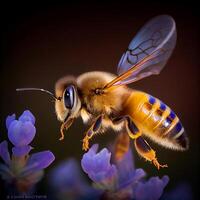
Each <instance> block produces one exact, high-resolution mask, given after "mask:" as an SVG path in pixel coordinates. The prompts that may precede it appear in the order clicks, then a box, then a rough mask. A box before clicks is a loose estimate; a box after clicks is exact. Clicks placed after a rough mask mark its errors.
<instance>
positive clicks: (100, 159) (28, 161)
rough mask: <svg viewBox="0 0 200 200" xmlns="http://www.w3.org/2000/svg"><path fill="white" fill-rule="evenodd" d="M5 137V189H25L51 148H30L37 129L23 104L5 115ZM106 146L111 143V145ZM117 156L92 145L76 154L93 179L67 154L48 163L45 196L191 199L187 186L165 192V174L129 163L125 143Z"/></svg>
mask: <svg viewBox="0 0 200 200" xmlns="http://www.w3.org/2000/svg"><path fill="white" fill-rule="evenodd" d="M6 127H7V130H8V138H9V141H10V142H11V143H12V145H13V146H12V154H10V152H9V150H8V142H7V141H6V140H4V141H2V142H1V143H0V157H1V159H2V160H3V163H0V176H1V179H3V180H4V181H5V183H6V186H8V187H6V189H9V191H7V194H15V195H16V194H30V193H31V192H33V189H34V186H35V184H36V183H37V182H38V181H39V180H40V179H41V178H42V177H43V173H44V170H43V169H44V168H46V167H48V166H49V165H50V164H51V163H52V162H53V161H54V159H55V157H54V155H53V153H52V152H51V151H42V152H38V153H31V154H30V152H31V150H32V149H33V147H32V146H31V145H30V143H31V142H32V140H33V139H34V137H35V134H36V128H35V117H34V116H33V114H32V113H31V112H30V111H28V110H26V111H24V112H23V114H22V115H21V116H20V117H19V118H18V119H16V116H15V114H13V115H11V116H8V117H7V119H6ZM111 149H114V148H113V146H112V147H111ZM122 155H123V156H122V157H121V159H118V158H117V156H116V152H115V151H109V150H108V149H107V148H103V149H102V150H101V151H99V152H98V144H95V145H93V146H92V147H91V148H90V149H89V151H88V152H87V153H85V154H84V155H83V157H82V160H81V167H82V169H83V171H84V172H85V173H86V174H87V175H88V177H89V178H90V179H91V181H92V185H91V184H89V183H88V182H87V181H86V180H85V179H84V177H83V173H82V171H81V168H80V167H79V163H78V162H77V161H76V160H75V159H73V158H71V159H68V160H66V161H63V162H62V163H61V164H60V165H58V166H57V167H55V168H53V169H52V170H51V171H50V174H49V176H48V180H49V186H50V187H48V189H49V190H48V191H47V193H46V194H47V195H48V198H50V199H54V200H66V199H73V200H98V199H101V200H103V199H104V200H106V199H107V200H112V199H116V200H128V199H134V200H157V199H163V200H165V199H167V200H172V199H187V200H191V199H192V192H191V188H190V186H188V185H187V184H183V185H179V186H178V187H177V188H176V189H175V190H174V191H170V192H168V193H164V194H163V191H164V188H165V186H166V185H167V184H168V182H169V178H168V176H163V177H162V178H159V177H151V178H149V179H146V178H145V176H146V173H145V172H144V170H143V169H136V168H135V166H134V160H133V153H132V151H131V150H130V149H128V150H127V151H126V152H125V154H122Z"/></svg>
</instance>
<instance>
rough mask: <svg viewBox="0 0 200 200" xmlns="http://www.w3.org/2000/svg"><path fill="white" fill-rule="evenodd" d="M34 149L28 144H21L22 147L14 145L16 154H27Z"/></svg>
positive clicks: (13, 150) (14, 153)
mask: <svg viewBox="0 0 200 200" xmlns="http://www.w3.org/2000/svg"><path fill="white" fill-rule="evenodd" d="M32 149H33V147H32V146H30V145H26V146H20V147H13V148H12V153H13V155H14V156H25V155H27V154H29V152H30V151H31V150H32Z"/></svg>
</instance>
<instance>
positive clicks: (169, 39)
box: [105, 15, 176, 88]
mask: <svg viewBox="0 0 200 200" xmlns="http://www.w3.org/2000/svg"><path fill="white" fill-rule="evenodd" d="M175 44H176V25H175V22H174V20H173V18H172V17H170V16H168V15H161V16H157V17H155V18H153V19H152V20H150V21H149V22H147V23H146V24H145V25H144V26H143V27H142V28H141V30H140V31H139V32H138V33H137V35H136V36H135V37H134V38H133V40H132V41H131V43H130V44H129V46H128V49H127V50H126V52H125V53H124V54H123V55H122V57H121V59H120V61H119V64H118V69H117V73H118V75H119V76H118V77H117V78H116V79H114V80H113V81H111V82H110V83H108V84H107V85H106V86H105V88H108V87H111V86H116V85H124V84H129V83H132V82H135V81H137V80H140V79H142V78H144V77H147V76H150V75H153V74H159V73H160V71H161V70H162V69H163V67H164V65H165V64H166V62H167V60H168V59H169V57H170V55H171V53H172V51H173V49H174V47H175Z"/></svg>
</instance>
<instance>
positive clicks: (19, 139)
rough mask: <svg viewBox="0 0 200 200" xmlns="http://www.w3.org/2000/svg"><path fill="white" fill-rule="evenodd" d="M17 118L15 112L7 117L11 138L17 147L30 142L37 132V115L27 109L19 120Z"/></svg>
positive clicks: (9, 136)
mask: <svg viewBox="0 0 200 200" xmlns="http://www.w3.org/2000/svg"><path fill="white" fill-rule="evenodd" d="M15 118H16V116H15V114H13V115H11V116H8V117H7V119H6V127H7V129H8V138H9V140H10V141H11V142H12V144H13V145H15V146H16V147H21V146H25V145H28V144H30V143H31V141H32V140H33V138H34V137H35V133H36V129H35V126H34V124H35V117H34V116H33V114H32V113H31V112H30V111H28V110H26V111H24V112H23V113H22V115H21V116H20V117H19V119H18V120H16V119H15Z"/></svg>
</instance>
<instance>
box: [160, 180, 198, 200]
mask: <svg viewBox="0 0 200 200" xmlns="http://www.w3.org/2000/svg"><path fill="white" fill-rule="evenodd" d="M161 199H162V200H177V199H184V200H192V199H194V198H193V194H192V188H191V186H190V185H189V184H188V183H186V182H183V183H179V184H178V185H177V186H176V187H175V188H174V189H172V190H171V191H169V192H166V193H165V194H164V195H163V196H162V198H161Z"/></svg>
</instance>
